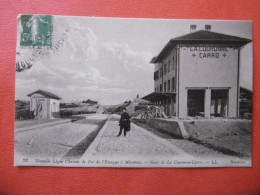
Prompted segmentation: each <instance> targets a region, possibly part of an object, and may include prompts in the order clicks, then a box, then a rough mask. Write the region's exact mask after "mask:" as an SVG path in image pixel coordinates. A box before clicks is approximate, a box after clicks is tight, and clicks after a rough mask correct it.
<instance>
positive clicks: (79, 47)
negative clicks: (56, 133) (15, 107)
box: [16, 16, 253, 105]
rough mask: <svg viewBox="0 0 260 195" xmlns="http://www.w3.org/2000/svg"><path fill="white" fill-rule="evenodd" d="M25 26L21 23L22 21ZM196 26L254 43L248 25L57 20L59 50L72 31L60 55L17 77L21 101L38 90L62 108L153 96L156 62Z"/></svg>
mask: <svg viewBox="0 0 260 195" xmlns="http://www.w3.org/2000/svg"><path fill="white" fill-rule="evenodd" d="M18 22H19V20H18ZM190 24H196V25H197V30H203V29H204V26H205V24H211V25H212V29H211V31H214V32H219V33H224V34H229V35H234V36H239V37H243V38H248V39H252V23H251V22H248V21H217V20H215V21H212V20H211V21H209V20H170V19H167V20H165V19H123V18H121V19H119V18H96V17H62V16H54V18H53V46H54V47H55V44H56V43H57V42H58V41H59V40H61V38H62V36H63V33H64V32H65V30H66V29H69V32H68V33H67V36H66V40H65V41H64V42H63V43H62V45H61V46H60V47H59V50H58V51H57V52H53V51H51V50H50V51H47V53H46V54H45V55H41V56H39V57H38V58H37V59H36V60H35V63H34V64H33V66H32V68H30V69H28V70H25V71H23V72H16V99H22V100H29V98H28V97H27V94H29V93H31V92H33V91H36V90H38V89H42V90H46V91H49V92H52V93H54V94H56V95H58V96H60V97H61V98H62V102H77V101H82V100H86V99H93V100H97V101H99V103H101V104H103V105H111V104H118V103H122V102H124V101H126V100H133V98H135V97H136V96H137V94H139V97H143V96H145V95H147V94H149V93H151V92H153V88H154V87H153V85H154V82H153V72H154V65H153V64H150V63H149V62H150V60H151V59H152V57H154V56H156V55H158V54H159V52H160V51H161V50H162V49H163V47H164V46H165V45H166V44H167V42H168V41H169V40H170V39H171V38H174V37H177V36H181V35H184V34H188V33H189V32H190ZM20 32H21V26H19V25H18V35H17V38H18V43H17V51H18V52H19V55H18V56H17V60H21V59H26V57H28V56H29V55H30V54H31V53H32V52H33V49H32V48H24V47H19V33H20ZM252 63H253V59H252V43H249V44H247V45H246V46H245V47H243V49H242V50H241V72H240V73H241V75H240V83H241V86H243V87H246V88H248V89H252Z"/></svg>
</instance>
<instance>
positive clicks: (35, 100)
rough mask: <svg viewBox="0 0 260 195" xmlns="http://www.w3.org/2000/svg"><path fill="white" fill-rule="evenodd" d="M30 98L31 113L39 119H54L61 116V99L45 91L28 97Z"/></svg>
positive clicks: (38, 91) (36, 92)
mask: <svg viewBox="0 0 260 195" xmlns="http://www.w3.org/2000/svg"><path fill="white" fill-rule="evenodd" d="M27 96H28V97H30V111H32V112H33V114H34V117H35V118H37V119H53V118H54V117H57V116H58V115H59V111H60V99H61V98H60V97H58V96H57V95H55V94H53V93H50V92H48V91H44V90H37V91H35V92H32V93H30V94H28V95H27Z"/></svg>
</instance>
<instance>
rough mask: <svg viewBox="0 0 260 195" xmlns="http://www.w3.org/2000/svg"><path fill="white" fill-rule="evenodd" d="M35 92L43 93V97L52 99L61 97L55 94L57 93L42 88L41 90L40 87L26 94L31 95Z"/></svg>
mask: <svg viewBox="0 0 260 195" xmlns="http://www.w3.org/2000/svg"><path fill="white" fill-rule="evenodd" d="M35 93H39V94H41V95H43V96H45V97H48V98H52V99H57V100H59V99H62V98H60V97H59V96H57V95H55V94H53V93H51V92H48V91H44V90H41V89H39V90H37V91H35V92H32V93H30V94H28V95H27V96H29V97H30V96H32V95H33V94H35Z"/></svg>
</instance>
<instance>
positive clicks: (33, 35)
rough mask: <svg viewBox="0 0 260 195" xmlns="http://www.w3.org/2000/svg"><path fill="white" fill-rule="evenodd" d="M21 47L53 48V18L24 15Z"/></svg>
mask: <svg viewBox="0 0 260 195" xmlns="http://www.w3.org/2000/svg"><path fill="white" fill-rule="evenodd" d="M21 24H22V33H21V39H20V45H21V46H39V47H43V46H50V47H51V46H52V16H50V15H22V17H21Z"/></svg>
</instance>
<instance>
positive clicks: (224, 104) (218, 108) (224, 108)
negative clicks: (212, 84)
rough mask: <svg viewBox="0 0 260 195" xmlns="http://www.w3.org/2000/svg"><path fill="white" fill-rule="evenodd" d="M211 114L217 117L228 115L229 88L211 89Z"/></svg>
mask: <svg viewBox="0 0 260 195" xmlns="http://www.w3.org/2000/svg"><path fill="white" fill-rule="evenodd" d="M210 114H211V116H215V117H226V116H228V89H227V90H211V108H210Z"/></svg>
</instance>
